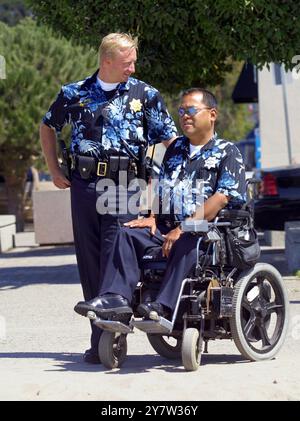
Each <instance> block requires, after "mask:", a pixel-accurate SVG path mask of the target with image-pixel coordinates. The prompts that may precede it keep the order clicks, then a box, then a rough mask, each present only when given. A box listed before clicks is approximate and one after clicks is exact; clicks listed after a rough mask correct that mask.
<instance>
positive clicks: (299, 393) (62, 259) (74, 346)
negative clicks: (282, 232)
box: [0, 246, 300, 401]
mask: <svg viewBox="0 0 300 421" xmlns="http://www.w3.org/2000/svg"><path fill="white" fill-rule="evenodd" d="M270 254H271V255H272V253H269V254H268V255H267V254H266V255H265V257H266V259H271V258H273V260H274V259H275V263H276V264H277V265H278V264H280V265H283V264H284V261H283V260H282V258H280V253H277V254H274V253H273V255H272V256H271V257H270ZM275 257H276V258H275ZM285 281H286V285H287V287H288V291H289V295H290V300H291V306H290V310H291V323H290V332H289V335H288V338H287V341H286V344H285V345H284V347H283V349H282V351H281V352H280V353H279V355H278V357H277V358H276V359H275V360H272V361H266V362H260V363H249V362H247V361H245V360H244V359H243V357H242V356H241V355H240V354H239V352H238V350H237V348H236V347H235V345H234V343H233V342H232V341H215V342H211V343H210V344H209V354H207V355H204V356H203V358H202V365H201V367H200V368H199V370H198V371H197V372H192V373H187V372H185V370H184V368H183V367H182V364H181V362H180V361H169V360H166V359H164V358H162V357H161V356H159V355H157V354H156V353H155V352H154V351H153V350H152V348H151V346H150V344H149V343H148V341H147V338H146V336H145V335H144V334H143V333H142V332H139V331H135V333H134V334H133V335H129V336H128V356H127V359H126V361H125V363H124V365H123V367H122V368H121V369H116V370H112V371H109V370H106V369H105V368H104V367H103V366H101V365H97V366H91V365H87V364H84V363H83V362H82V359H81V358H82V352H83V350H84V349H86V348H87V347H88V337H89V326H88V321H87V319H86V318H84V317H80V316H78V315H77V314H75V313H74V311H73V307H74V304H75V303H76V302H77V301H78V300H79V299H81V298H82V293H81V287H80V284H79V279H78V274H77V268H76V260H75V255H74V249H73V247H71V246H66V247H37V248H27V249H26V248H17V249H14V250H13V251H11V252H8V253H5V254H2V255H0V323H1V324H0V372H1V377H0V400H17V399H21V400H65V399H67V400H99V401H111V400H145V399H147V400H200V399H202V400H215V399H217V400H218V399H219V400H251V399H253V400H265V399H266V400H278V399H284V400H299V399H300V375H299V373H300V361H299V354H300V280H299V279H296V278H294V277H285ZM216 384H218V387H217V388H216Z"/></svg>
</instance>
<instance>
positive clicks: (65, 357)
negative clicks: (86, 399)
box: [0, 352, 249, 375]
mask: <svg viewBox="0 0 300 421" xmlns="http://www.w3.org/2000/svg"><path fill="white" fill-rule="evenodd" d="M0 358H9V359H14V358H15V359H34V358H36V359H49V360H51V359H52V360H54V362H55V364H54V366H53V368H50V369H47V370H45V371H50V372H52V371H62V372H65V371H75V372H107V373H106V374H114V375H116V374H118V375H120V374H130V373H144V372H147V371H149V370H151V369H159V370H163V371H166V372H177V373H180V372H182V373H185V372H186V370H185V369H184V367H183V365H182V362H181V360H180V359H178V360H168V359H166V358H163V357H161V356H160V355H156V354H145V355H128V356H127V357H126V360H125V362H124V364H123V365H122V367H120V368H117V369H113V370H110V369H107V368H106V367H104V366H103V365H102V364H87V363H84V362H83V361H82V355H81V354H78V353H76V354H75V353H74V354H71V353H58V352H8V353H0ZM245 362H249V361H248V360H246V359H245V358H244V357H242V356H241V355H239V354H228V355H226V354H203V355H202V360H201V365H208V364H213V365H215V364H237V363H245Z"/></svg>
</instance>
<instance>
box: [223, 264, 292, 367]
mask: <svg viewBox="0 0 300 421" xmlns="http://www.w3.org/2000/svg"><path fill="white" fill-rule="evenodd" d="M288 305H289V300H288V296H287V292H286V288H285V285H284V283H283V280H282V277H281V275H280V273H279V272H278V271H277V269H275V268H274V267H273V266H271V265H269V264H267V263H258V264H256V265H255V266H254V268H253V269H251V270H250V271H248V272H247V273H245V274H242V275H241V278H240V279H239V280H238V281H237V283H236V284H235V287H234V295H233V315H232V317H231V318H230V326H231V333H232V337H233V339H234V342H235V344H236V346H237V348H238V350H239V351H240V353H241V354H242V355H243V356H244V357H246V358H247V359H250V360H251V361H262V360H267V359H271V358H273V357H274V356H275V355H276V354H277V352H278V351H279V349H280V348H281V346H282V345H283V342H284V340H285V337H286V334H287V329H288Z"/></svg>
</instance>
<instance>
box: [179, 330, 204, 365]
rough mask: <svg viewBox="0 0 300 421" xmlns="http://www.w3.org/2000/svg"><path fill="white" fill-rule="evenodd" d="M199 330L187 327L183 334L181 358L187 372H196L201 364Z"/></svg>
mask: <svg viewBox="0 0 300 421" xmlns="http://www.w3.org/2000/svg"><path fill="white" fill-rule="evenodd" d="M199 335H200V333H199V330H198V329H196V328H194V327H189V328H188V329H186V330H185V332H184V334H183V340H182V347H181V357H182V362H183V366H184V368H185V369H186V370H187V371H196V370H198V367H199V365H200V362H201V341H199V339H200V338H199Z"/></svg>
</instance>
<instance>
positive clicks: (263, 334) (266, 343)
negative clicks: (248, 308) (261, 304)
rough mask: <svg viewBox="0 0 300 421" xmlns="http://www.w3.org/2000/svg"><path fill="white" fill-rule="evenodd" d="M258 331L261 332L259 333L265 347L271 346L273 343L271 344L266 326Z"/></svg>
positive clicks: (259, 327)
mask: <svg viewBox="0 0 300 421" xmlns="http://www.w3.org/2000/svg"><path fill="white" fill-rule="evenodd" d="M258 330H259V333H260V336H261V340H262V344H263V346H264V347H265V346H270V345H271V342H270V340H269V337H268V332H267V329H266V326H265V325H264V324H261V325H260V326H258Z"/></svg>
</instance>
